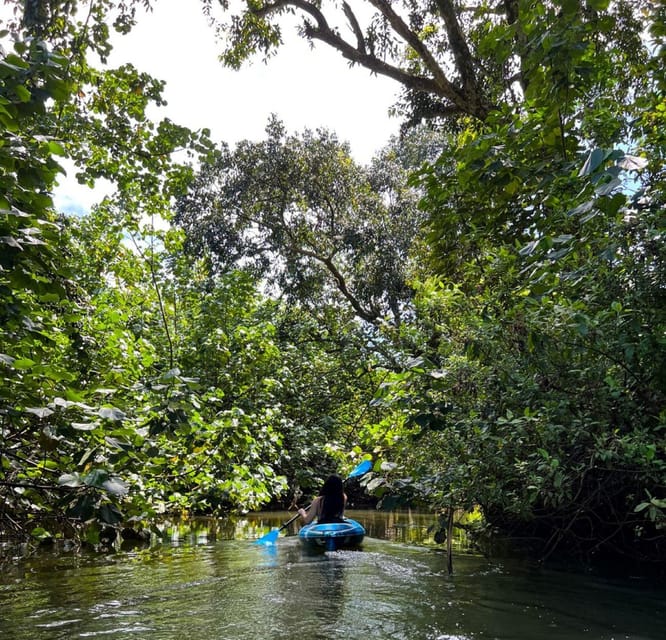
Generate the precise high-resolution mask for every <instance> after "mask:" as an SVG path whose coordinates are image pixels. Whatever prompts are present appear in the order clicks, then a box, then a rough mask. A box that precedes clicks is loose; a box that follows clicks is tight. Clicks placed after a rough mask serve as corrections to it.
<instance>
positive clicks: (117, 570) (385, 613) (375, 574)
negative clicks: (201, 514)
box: [0, 514, 666, 640]
mask: <svg viewBox="0 0 666 640" xmlns="http://www.w3.org/2000/svg"><path fill="white" fill-rule="evenodd" d="M354 517H357V519H359V520H360V521H362V522H363V521H364V518H363V514H360V515H357V516H354ZM278 522H279V519H276V520H275V521H273V522H271V521H270V519H268V520H266V519H261V518H259V519H249V520H246V521H244V522H240V523H235V524H233V526H231V527H229V525H224V526H221V527H217V528H213V529H211V528H210V527H209V528H208V529H206V530H205V535H204V533H202V532H201V531H199V532H198V533H197V532H194V533H191V534H190V533H183V531H184V530H179V529H178V528H174V529H173V530H172V531H171V532H170V533H169V539H170V542H168V543H163V544H161V545H159V546H157V547H153V548H152V549H150V550H133V551H123V552H115V553H108V554H105V555H100V554H91V553H88V554H82V553H80V552H76V551H69V552H61V553H58V554H53V553H42V554H40V555H39V556H32V557H28V558H24V559H23V560H21V561H20V562H18V564H15V565H10V566H5V567H4V572H3V574H2V576H0V638H2V640H23V639H26V640H28V639H29V640H45V639H49V640H54V639H60V638H62V639H65V638H66V639H70V638H97V637H99V638H110V639H114V640H119V639H129V638H132V639H142V638H145V639H147V640H148V639H150V640H154V639H164V640H167V639H168V640H176V639H181V638H182V639H187V640H190V639H191V640H200V639H208V638H219V639H225V640H233V639H248V638H273V639H281V638H284V639H287V638H289V639H291V638H301V637H305V638H322V639H324V638H338V637H340V638H358V639H364V640H366V639H368V638H386V639H387V640H388V639H405V640H418V639H442V640H443V639H449V640H451V639H468V638H501V639H516V640H518V639H520V640H523V639H539V640H540V639H543V640H549V639H558V640H560V639H562V640H564V639H567V640H575V639H578V638H581V639H586V640H587V639H590V640H601V639H603V640H610V639H615V640H620V639H627V638H629V639H632V640H638V639H641V640H663V638H664V637H666V635H665V634H666V631H665V629H666V613H665V611H664V605H665V604H666V589H664V588H654V587H653V588H648V586H647V585H645V584H643V583H641V582H638V581H636V582H631V581H622V582H620V581H617V582H613V581H608V580H601V579H597V578H592V577H587V576H581V575H572V574H567V573H560V572H553V571H545V570H534V569H530V568H528V567H526V566H524V565H520V564H507V563H502V562H499V561H487V560H485V559H483V558H481V557H476V556H463V555H457V556H456V558H455V566H454V568H455V573H454V575H452V576H449V575H448V573H447V567H446V555H445V554H444V553H441V552H439V551H436V550H433V549H426V548H422V547H416V546H414V545H411V544H405V542H396V541H394V540H395V539H396V538H401V537H402V538H409V537H410V535H416V534H415V532H418V531H421V533H422V532H423V527H422V526H421V525H420V524H419V523H416V524H415V523H414V522H410V521H409V519H408V518H407V519H405V518H403V519H402V520H401V519H400V518H398V519H397V520H395V517H394V520H393V521H392V522H389V521H388V520H386V519H384V521H383V526H382V525H378V524H377V522H376V521H375V519H371V518H370V516H369V515H368V519H367V522H366V524H368V529H369V531H370V532H375V533H376V532H377V531H380V532H381V531H382V530H383V535H382V537H383V538H393V539H394V540H391V539H388V540H387V539H379V538H378V537H368V538H367V539H366V542H365V543H364V545H363V548H362V550H359V551H339V552H333V553H318V554H314V555H313V554H311V553H307V552H306V551H304V550H303V549H302V548H301V546H300V543H299V541H298V539H297V538H295V537H281V538H280V539H279V541H278V544H277V545H276V546H275V547H263V546H260V545H255V544H253V543H252V542H251V541H250V540H247V539H245V540H243V539H234V540H226V539H222V538H223V537H225V536H226V537H229V534H230V533H232V534H234V535H238V532H239V531H243V532H244V535H246V536H247V535H261V533H265V532H266V531H267V530H268V529H262V527H263V526H265V525H267V524H268V525H270V524H275V523H278ZM248 532H249V533H248ZM213 533H214V534H215V539H212V536H213Z"/></svg>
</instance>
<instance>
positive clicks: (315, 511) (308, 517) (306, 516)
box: [298, 496, 321, 524]
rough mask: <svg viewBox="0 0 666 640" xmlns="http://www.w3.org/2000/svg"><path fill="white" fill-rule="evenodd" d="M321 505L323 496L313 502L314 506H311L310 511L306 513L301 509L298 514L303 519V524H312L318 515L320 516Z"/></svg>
mask: <svg viewBox="0 0 666 640" xmlns="http://www.w3.org/2000/svg"><path fill="white" fill-rule="evenodd" d="M320 504H321V496H319V497H317V498H315V499H314V500H313V501H312V505H311V506H310V511H309V512H308V511H306V510H305V509H299V510H298V513H299V515H300V516H301V518H302V519H303V524H310V523H311V522H312V521H313V520H314V519H315V518H316V517H317V516H318V515H319V508H320Z"/></svg>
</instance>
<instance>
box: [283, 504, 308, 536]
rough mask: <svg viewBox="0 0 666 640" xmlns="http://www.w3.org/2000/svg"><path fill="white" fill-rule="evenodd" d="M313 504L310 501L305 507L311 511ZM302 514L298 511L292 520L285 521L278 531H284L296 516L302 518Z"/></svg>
mask: <svg viewBox="0 0 666 640" xmlns="http://www.w3.org/2000/svg"><path fill="white" fill-rule="evenodd" d="M311 506H312V503H310V504H309V505H308V506H307V507H305V511H310V507H311ZM300 517H301V514H300V513H297V514H296V515H295V516H294V517H293V518H292V519H291V520H289V521H287V522H285V523H284V524H283V525H282V526H281V527H280V528H279V529H278V531H282V529H286V528H287V527H288V526H289V525H290V524H291V523H292V522H293V521H294V520H296V518H300Z"/></svg>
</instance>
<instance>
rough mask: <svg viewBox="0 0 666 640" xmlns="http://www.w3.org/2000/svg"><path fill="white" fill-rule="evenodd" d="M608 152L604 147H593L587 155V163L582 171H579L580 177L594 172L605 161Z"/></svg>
mask: <svg viewBox="0 0 666 640" xmlns="http://www.w3.org/2000/svg"><path fill="white" fill-rule="evenodd" d="M605 157H606V153H605V151H604V150H603V149H599V148H597V149H593V150H592V151H590V153H589V154H588V156H587V159H586V160H585V164H584V165H583V166H582V168H581V170H580V172H579V173H578V176H579V177H582V176H589V175H590V174H591V173H594V171H595V169H597V168H598V167H599V165H600V164H601V163H602V162H603V161H604V158H605Z"/></svg>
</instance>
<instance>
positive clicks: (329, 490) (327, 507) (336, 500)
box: [319, 475, 345, 522]
mask: <svg viewBox="0 0 666 640" xmlns="http://www.w3.org/2000/svg"><path fill="white" fill-rule="evenodd" d="M319 495H320V496H322V497H323V498H324V500H323V505H322V510H321V515H320V517H319V521H320V522H326V521H333V522H334V521H335V520H338V519H340V517H341V516H342V514H343V512H344V510H345V498H344V491H343V486H342V478H341V477H340V476H336V475H332V476H329V477H328V478H326V482H324V486H323V487H322V488H321V491H320V492H319Z"/></svg>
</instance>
